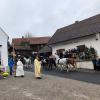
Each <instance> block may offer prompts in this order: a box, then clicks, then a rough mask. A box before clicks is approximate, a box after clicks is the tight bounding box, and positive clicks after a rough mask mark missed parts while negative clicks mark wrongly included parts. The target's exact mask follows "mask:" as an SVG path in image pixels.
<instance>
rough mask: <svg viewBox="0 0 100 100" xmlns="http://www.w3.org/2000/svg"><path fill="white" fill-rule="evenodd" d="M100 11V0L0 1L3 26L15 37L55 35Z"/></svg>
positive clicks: (10, 35) (0, 21) (0, 15)
mask: <svg viewBox="0 0 100 100" xmlns="http://www.w3.org/2000/svg"><path fill="white" fill-rule="evenodd" d="M96 14H100V0H0V27H2V28H3V30H4V31H5V32H6V33H7V34H8V35H9V37H10V40H11V38H17V37H21V36H22V35H24V34H25V33H27V32H30V33H32V34H33V36H52V35H53V34H54V32H55V31H56V30H57V29H58V28H61V27H64V26H67V25H69V24H72V23H74V22H75V21H76V20H79V21H80V20H83V19H85V18H88V17H91V16H94V15H96Z"/></svg>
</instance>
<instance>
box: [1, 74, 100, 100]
mask: <svg viewBox="0 0 100 100" xmlns="http://www.w3.org/2000/svg"><path fill="white" fill-rule="evenodd" d="M90 73H92V72H90ZM61 74H62V73H60V74H59V75H56V74H54V72H52V73H51V74H50V72H49V74H48V73H47V72H46V73H45V74H43V78H42V79H40V80H38V79H35V78H34V75H33V72H25V77H24V78H14V77H8V78H6V79H0V100H100V84H99V82H100V81H97V83H96V82H92V81H91V79H92V78H93V77H94V80H95V78H96V77H97V80H98V79H99V80H100V73H95V74H94V72H93V73H92V74H90V75H91V78H90V76H89V75H88V74H86V73H82V74H81V72H69V73H64V74H62V75H61ZM84 75H85V76H84ZM86 76H87V77H86ZM79 77H81V78H83V77H84V78H83V79H85V78H86V80H88V81H85V80H80V79H81V78H79ZM98 77H99V78H98ZM89 80H90V81H89Z"/></svg>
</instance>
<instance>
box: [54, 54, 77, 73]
mask: <svg viewBox="0 0 100 100" xmlns="http://www.w3.org/2000/svg"><path fill="white" fill-rule="evenodd" d="M54 56H55V58H56V65H57V67H58V69H61V70H67V72H68V71H69V69H71V66H72V67H73V69H76V68H77V65H76V60H75V58H61V59H60V58H59V56H58V55H57V54H55V55H54Z"/></svg>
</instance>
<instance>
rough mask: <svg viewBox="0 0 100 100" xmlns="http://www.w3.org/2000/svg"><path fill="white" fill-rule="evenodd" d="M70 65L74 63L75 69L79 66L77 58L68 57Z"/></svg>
mask: <svg viewBox="0 0 100 100" xmlns="http://www.w3.org/2000/svg"><path fill="white" fill-rule="evenodd" d="M66 64H67V65H68V66H69V67H70V66H71V65H72V66H73V68H74V69H76V68H77V64H76V59H75V58H68V59H67V63H66Z"/></svg>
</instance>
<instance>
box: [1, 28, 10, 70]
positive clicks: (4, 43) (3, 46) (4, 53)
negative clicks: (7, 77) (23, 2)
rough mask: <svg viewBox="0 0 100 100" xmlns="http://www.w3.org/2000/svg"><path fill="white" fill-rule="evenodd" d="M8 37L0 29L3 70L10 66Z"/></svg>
mask: <svg viewBox="0 0 100 100" xmlns="http://www.w3.org/2000/svg"><path fill="white" fill-rule="evenodd" d="M7 43H8V35H7V34H6V33H5V32H4V31H3V30H2V29H1V28H0V63H1V66H2V67H3V68H5V70H6V67H7V66H8V46H7Z"/></svg>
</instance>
